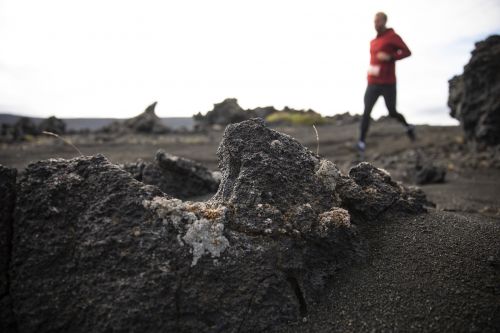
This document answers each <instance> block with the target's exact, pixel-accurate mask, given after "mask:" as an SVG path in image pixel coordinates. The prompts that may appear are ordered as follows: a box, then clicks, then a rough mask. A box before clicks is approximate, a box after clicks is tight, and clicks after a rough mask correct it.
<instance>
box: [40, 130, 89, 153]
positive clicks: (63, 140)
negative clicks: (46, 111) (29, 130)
mask: <svg viewBox="0 0 500 333" xmlns="http://www.w3.org/2000/svg"><path fill="white" fill-rule="evenodd" d="M42 133H43V134H46V135H50V136H54V137H56V138H58V139H59V140H61V141H62V142H64V143H66V144H67V145H70V146H71V147H73V148H74V149H75V150H76V151H77V152H78V153H79V154H80V156H83V154H82V152H81V151H80V149H78V148H76V146H75V145H74V144H72V143H71V142H69V141H68V140H66V139H65V138H63V137H62V136H60V135H57V134H56V133H52V132H47V131H43V132H42Z"/></svg>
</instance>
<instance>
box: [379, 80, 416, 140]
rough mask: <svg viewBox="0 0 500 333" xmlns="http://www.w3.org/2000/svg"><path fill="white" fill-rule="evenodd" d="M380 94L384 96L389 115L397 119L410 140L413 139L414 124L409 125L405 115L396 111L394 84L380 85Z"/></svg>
mask: <svg viewBox="0 0 500 333" xmlns="http://www.w3.org/2000/svg"><path fill="white" fill-rule="evenodd" d="M382 96H384V101H385V105H386V106H387V110H389V116H390V117H392V118H394V119H396V120H397V121H399V122H400V123H401V124H403V126H405V127H406V134H407V135H408V137H409V138H410V140H411V141H415V126H413V125H409V124H408V123H407V122H406V119H405V117H404V116H403V115H402V114H401V113H399V112H398V111H396V84H388V85H384V86H383V87H382Z"/></svg>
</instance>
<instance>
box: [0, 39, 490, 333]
mask: <svg viewBox="0 0 500 333" xmlns="http://www.w3.org/2000/svg"><path fill="white" fill-rule="evenodd" d="M496 42H497V39H496V37H490V38H489V39H487V40H486V41H485V42H482V43H478V45H477V49H476V51H474V53H473V56H472V59H471V63H470V64H468V65H467V66H466V67H465V70H464V74H463V76H461V77H458V78H454V79H453V80H452V81H450V106H451V109H452V115H454V116H456V117H457V118H458V119H460V122H461V126H460V127H458V126H452V127H438V126H418V127H417V129H416V130H417V140H416V141H415V142H410V141H409V140H406V138H405V134H404V132H403V130H402V129H401V128H400V125H399V124H397V123H395V122H394V121H392V120H391V119H383V120H381V121H378V122H375V123H374V124H373V126H372V127H371V131H370V133H369V140H368V142H369V145H368V147H367V154H366V159H365V161H361V160H359V157H358V156H357V154H356V152H355V150H354V144H355V142H356V136H357V127H358V123H356V121H355V119H354V118H352V117H351V116H350V115H341V116H339V117H337V121H335V122H332V123H330V124H329V125H324V126H317V130H318V133H317V134H318V137H319V138H317V136H316V132H315V131H314V129H313V128H312V127H310V126H287V125H286V124H284V123H283V124H280V125H279V126H276V125H275V126H274V127H273V128H271V127H269V126H268V124H266V123H265V122H264V121H263V120H262V119H249V120H245V121H242V122H238V123H234V124H232V125H229V126H227V127H225V128H224V129H223V130H219V128H218V127H217V126H215V127H211V128H206V129H205V130H204V132H198V133H181V132H176V133H173V132H169V131H167V132H162V131H160V132H159V133H158V134H156V135H151V134H149V133H144V132H141V131H140V130H137V131H136V130H135V129H136V128H137V127H136V126H135V125H137V124H139V125H140V124H145V125H144V126H149V128H150V129H151V128H152V127H151V126H153V127H154V126H156V125H157V124H159V123H158V119H157V117H156V115H155V114H154V105H152V106H151V108H149V109H148V110H149V111H148V110H146V112H145V113H144V114H143V115H141V117H138V118H136V119H135V120H134V121H130V122H127V124H130V126H128V125H127V126H128V127H127V128H126V129H123V126H124V125H125V124H124V123H121V124H119V125H118V124H117V125H116V126H120V128H121V129H119V130H117V131H115V132H116V133H120V135H117V136H116V137H114V138H113V140H109V136H107V135H105V136H100V135H99V134H93V135H83V134H74V135H65V136H64V140H65V141H64V140H61V139H58V138H56V137H44V136H40V137H36V138H35V139H33V140H28V141H19V142H13V143H9V144H3V145H2V146H1V147H0V203H1V204H0V331H2V332H34V331H36V332H48V331H71V332H73V331H76V332H88V331H97V332H101V331H134V332H135V331H140V332H144V331H147V332H157V331H174V332H193V331H200V332H260V331H275V332H378V331H384V332H385V331H404V332H407V331H408V332H497V331H499V330H500V317H499V316H498V313H500V224H499V222H500V146H499V145H498V144H497V143H495V141H494V138H495V133H498V131H499V130H500V128H499V127H498V123H497V122H495V117H496V116H495V115H497V114H498V112H497V111H495V110H496V109H494V106H495V105H496V104H495V100H496V99H495V96H497V95H495V91H497V89H498V87H500V85H498V77H497V76H494V75H493V76H491V77H490V76H484V75H482V76H477V77H476V76H475V75H476V74H474V73H476V71H480V72H481V71H485V69H484V68H483V66H495V65H494V61H495V59H496V57H492V54H494V53H492V52H493V51H494V50H496V49H497V48H496V45H497V44H496ZM478 59H479V60H478ZM477 80H480V82H482V83H481V84H476V83H477V82H478V81H477ZM457 82H458V83H457ZM474 82H476V83H474ZM457 87H459V89H458V88H457ZM484 87H488V88H487V89H486V90H485V88H484ZM456 89H458V90H456ZM485 91H487V92H488V93H485ZM491 92H493V93H491ZM464 96H466V97H464ZM471 100H473V101H475V102H474V103H473V104H470V103H469V101H471ZM226 102H227V101H225V102H224V103H226ZM234 102H236V101H234ZM224 103H222V104H224ZM231 103H232V102H231V101H229V102H227V103H226V104H231ZM226 104H224V105H226ZM224 105H219V107H222V106H224ZM231 105H233V106H234V103H232V104H231ZM226 106H227V105H226ZM264 109H265V108H264ZM151 110H153V111H151ZM474 110H476V111H474ZM260 111H262V112H268V111H270V110H269V109H267V111H266V110H260ZM260 111H259V112H260ZM271 111H272V110H271ZM243 112H246V111H245V110H243ZM495 112H496V113H495ZM471 124H475V125H474V126H473V125H471ZM139 125H138V126H139ZM141 126H142V125H141ZM139 127H140V126H139ZM141 128H142V127H141ZM495 131H497V132H495ZM70 143H71V144H73V145H74V146H76V147H77V148H78V149H75V148H74V147H73V146H72V145H71V144H70ZM80 152H81V154H80ZM415 185H419V186H420V187H416V186H415Z"/></svg>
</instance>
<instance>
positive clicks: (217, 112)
mask: <svg viewBox="0 0 500 333" xmlns="http://www.w3.org/2000/svg"><path fill="white" fill-rule="evenodd" d="M193 118H194V120H195V122H196V123H197V126H198V127H200V128H204V127H207V126H214V125H215V126H225V125H227V124H232V123H236V122H239V121H243V120H247V119H250V118H252V113H251V112H248V111H245V110H243V109H242V108H241V106H240V105H239V104H238V100H237V99H236V98H226V99H225V100H224V101H222V102H221V103H216V104H214V108H213V109H212V110H211V111H208V112H207V114H206V115H204V116H203V115H202V114H201V113H198V114H196V115H195V116H193Z"/></svg>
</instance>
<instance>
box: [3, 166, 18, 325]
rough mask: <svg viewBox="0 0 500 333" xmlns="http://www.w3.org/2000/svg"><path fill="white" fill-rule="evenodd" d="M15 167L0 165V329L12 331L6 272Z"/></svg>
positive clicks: (8, 258) (13, 202)
mask: <svg viewBox="0 0 500 333" xmlns="http://www.w3.org/2000/svg"><path fill="white" fill-rule="evenodd" d="M16 175H17V172H16V170H15V169H11V168H7V167H4V166H3V165H0V331H2V332H12V331H14V329H15V321H14V316H13V313H12V300H11V297H10V294H9V287H10V279H9V273H8V267H9V261H10V251H11V243H12V212H13V210H14V205H15V200H16V194H15V193H16V191H15V186H16Z"/></svg>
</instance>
